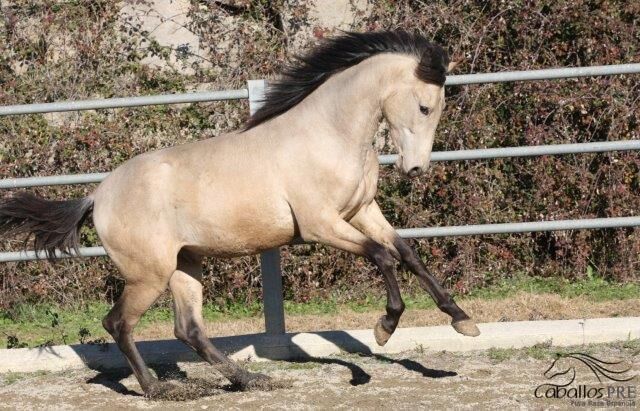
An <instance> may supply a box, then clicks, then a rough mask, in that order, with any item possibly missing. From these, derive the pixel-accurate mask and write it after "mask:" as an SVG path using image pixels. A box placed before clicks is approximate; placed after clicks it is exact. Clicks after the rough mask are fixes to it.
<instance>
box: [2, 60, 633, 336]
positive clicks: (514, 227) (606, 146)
mask: <svg viewBox="0 0 640 411" xmlns="http://www.w3.org/2000/svg"><path fill="white" fill-rule="evenodd" d="M637 73H640V63H632V64H618V65H609V66H592V67H568V68H558V69H546V70H526V71H511V72H500V73H481V74H465V75H457V76H448V77H447V81H446V84H447V85H450V86H451V85H463V84H483V83H501V82H511V81H530V80H552V79H564V78H573V77H586V76H607V75H620V74H637ZM265 84H266V83H265V81H264V80H250V81H249V82H248V84H247V88H246V89H240V90H225V91H213V92H202V93H183V94H168V95H158V96H141V97H124V98H112V99H104V100H84V101H67V102H56V103H44V104H26V105H14V106H5V107H0V116H6V115H17V114H37V113H47V112H60V111H72V110H95V109H107V108H119V107H137V106H145V105H158V104H177V103H196V102H205V101H216V100H230V99H243V98H248V99H249V108H250V111H251V113H253V112H254V111H255V110H256V109H257V108H258V107H259V106H260V104H261V102H262V100H263V97H264V90H265ZM638 149H640V140H627V141H609V142H596V143H577V144H556V145H543V146H529V147H505V148H490V149H477V150H459V151H441V152H434V153H433V154H432V160H433V161H455V160H479V159H490V158H505V157H527V156H538V155H557V154H578V153H596V152H608V151H615V150H617V151H624V150H638ZM396 159H397V156H396V155H383V156H380V157H379V161H380V163H381V164H393V163H394V162H395V161H396ZM107 175H108V173H89V174H77V175H60V176H46V177H28V178H11V179H4V180H0V189H2V188H24V187H34V186H48V185H63V184H86V183H97V182H100V181H102V180H103V179H104V178H105V177H106V176H107ZM636 226H640V216H632V217H612V218H595V219H579V220H559V221H537V222H521V223H503V224H481V225H465V226H451V227H430V228H404V229H398V233H399V234H400V236H402V237H405V238H423V237H440V236H458V235H478V234H499V233H523V232H534V231H551V230H576V229H594V228H615V227H636ZM79 251H80V252H79V254H78V255H75V253H72V255H65V254H63V253H60V252H57V253H56V257H58V258H67V257H97V256H104V255H106V253H105V251H104V248H103V247H84V248H81V249H80V250H79ZM43 257H44V256H42V255H36V253H35V252H33V251H27V252H4V253H0V262H10V261H27V260H36V259H41V258H43ZM261 269H262V275H263V294H264V305H265V327H266V330H267V333H271V334H279V333H283V332H284V308H283V300H282V278H281V273H280V254H279V252H278V250H277V249H273V250H269V251H267V252H265V253H263V254H262V255H261Z"/></svg>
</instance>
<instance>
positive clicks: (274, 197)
mask: <svg viewBox="0 0 640 411" xmlns="http://www.w3.org/2000/svg"><path fill="white" fill-rule="evenodd" d="M455 65H456V62H450V59H449V57H448V55H447V53H446V52H445V51H444V50H443V49H442V48H441V47H440V46H438V45H436V44H433V43H431V42H429V41H428V40H427V39H426V38H425V37H423V36H421V35H418V34H410V33H407V32H404V31H388V32H373V33H343V34H341V35H339V36H336V37H333V38H329V39H326V40H323V42H321V44H320V45H319V46H317V47H316V48H315V49H313V50H311V51H310V52H309V53H307V54H306V55H303V56H300V57H297V58H296V59H295V60H294V61H293V62H292V63H291V64H290V65H288V66H287V67H286V68H285V69H284V72H283V73H282V74H283V75H282V76H281V78H280V79H279V80H277V81H274V82H272V83H271V84H270V86H269V87H268V90H267V93H266V97H265V101H264V105H263V106H262V107H261V108H260V109H259V110H258V111H257V112H256V113H255V114H253V116H251V117H250V118H249V120H248V121H247V123H246V124H245V126H244V127H243V128H242V129H241V130H238V131H235V132H231V133H228V134H225V135H221V136H218V137H215V138H211V139H206V140H202V141H197V142H193V143H189V144H184V145H180V146H175V147H171V148H166V149H162V150H158V151H154V152H150V153H145V154H142V155H139V156H137V157H134V158H133V159H131V160H129V161H127V162H125V163H124V164H122V165H121V166H119V167H118V168H117V169H116V170H114V171H113V172H112V173H110V174H109V176H108V177H107V178H106V179H105V180H104V181H103V182H102V183H101V184H100V185H99V186H98V187H97V188H96V190H95V191H93V193H92V194H90V195H89V196H87V197H85V198H82V199H73V200H69V201H51V200H45V199H42V198H40V197H37V196H35V195H33V194H30V193H28V192H18V193H16V194H14V195H13V196H10V197H8V198H5V199H3V200H1V201H0V232H3V233H4V234H11V235H14V234H20V233H22V234H24V233H26V234H27V235H28V236H34V246H35V249H36V251H40V252H44V253H45V254H46V255H47V256H48V257H49V258H52V257H53V256H54V253H55V250H56V249H60V250H62V251H64V252H67V253H69V252H71V250H77V249H78V241H79V229H80V226H81V225H82V224H83V222H84V221H85V219H86V218H87V217H88V216H89V215H90V214H91V213H93V222H94V225H95V228H96V231H97V233H98V235H99V237H100V240H101V241H102V244H103V245H104V248H105V249H106V251H107V253H108V254H109V256H110V257H111V259H112V260H113V261H114V262H115V264H116V265H117V267H118V268H119V270H120V271H121V273H122V276H123V277H124V279H125V281H126V284H125V286H124V290H123V292H122V295H121V297H120V299H119V300H118V301H117V302H116V304H115V305H114V307H113V308H112V309H111V311H110V312H109V313H108V314H107V316H106V317H105V318H104V320H103V322H102V323H103V325H104V327H105V329H106V330H107V331H108V332H109V333H110V334H111V335H112V336H113V338H114V340H115V341H116V343H117V344H118V347H119V348H120V350H121V351H122V352H123V353H124V355H125V356H126V357H127V359H128V361H129V364H130V365H131V368H132V370H133V372H134V373H135V375H136V377H137V379H138V381H139V383H140V386H141V388H142V389H143V390H144V392H145V394H146V395H147V396H149V397H162V396H163V395H166V393H167V392H169V391H171V390H172V389H173V388H175V386H174V385H173V384H171V383H168V382H163V381H159V380H157V379H156V378H155V377H153V376H152V374H151V373H150V371H149V369H148V368H147V366H146V364H145V363H144V361H143V359H142V357H141V355H140V353H139V352H138V350H137V348H136V345H135V343H134V340H133V336H132V332H133V329H134V327H135V326H136V324H137V323H138V321H139V319H140V317H141V316H142V315H143V313H144V312H145V311H146V310H147V309H148V308H149V307H150V306H151V305H152V304H153V302H154V301H156V299H157V298H158V297H159V296H160V294H161V293H162V292H163V291H164V290H166V288H167V287H169V289H170V290H171V293H172V294H173V299H174V310H175V335H176V337H177V338H178V339H180V340H182V341H184V342H185V343H186V344H187V345H189V346H190V347H192V348H193V349H194V350H195V351H196V352H197V353H198V354H199V355H200V356H202V358H203V359H204V360H206V361H207V362H209V363H210V364H211V365H213V366H214V367H215V368H216V369H217V370H218V371H219V372H220V373H221V374H222V375H224V376H225V377H226V378H227V379H228V380H229V381H230V382H232V383H233V384H236V385H237V386H238V387H240V388H241V389H252V388H264V387H267V386H268V385H269V384H268V383H269V377H267V376H265V375H262V374H257V373H251V372H248V371H247V370H245V369H243V368H242V367H240V366H239V365H238V364H236V363H234V362H233V361H231V360H230V359H229V358H228V357H226V356H225V355H224V354H223V353H222V352H221V351H219V350H218V349H217V348H216V347H214V346H213V344H212V343H211V341H210V340H209V339H208V338H207V337H206V336H205V334H204V331H203V329H204V327H203V319H202V313H201V311H202V308H201V307H202V284H201V276H202V270H201V261H202V258H203V256H216V257H235V256H244V255H250V254H256V253H259V252H261V251H264V250H267V249H270V248H273V247H278V246H281V245H285V244H290V243H291V242H292V241H294V240H295V239H302V240H303V241H305V242H316V243H321V244H326V245H329V246H332V247H335V248H338V249H341V250H345V251H349V252H351V253H354V254H357V255H359V256H364V257H366V258H367V259H369V260H370V261H371V262H372V263H373V264H375V265H376V266H377V268H378V269H379V271H380V272H381V273H382V275H383V277H384V284H385V287H386V293H387V304H386V314H385V315H383V316H382V317H381V318H380V319H379V321H378V322H377V323H376V324H375V327H374V334H375V338H376V341H377V343H378V344H380V345H384V344H385V343H386V342H387V340H388V339H389V338H390V337H391V335H392V334H393V332H394V331H395V329H396V327H397V325H398V321H399V319H400V316H401V314H402V312H403V310H404V303H403V301H402V298H401V296H400V291H399V288H398V283H397V279H396V274H395V268H396V267H395V266H396V263H395V261H394V260H398V261H400V262H401V263H403V264H404V266H406V267H407V268H408V269H409V270H410V271H411V272H412V273H413V274H415V275H416V276H417V278H418V280H419V283H420V285H421V287H422V288H424V289H425V290H426V291H427V292H428V293H429V294H430V295H431V297H432V298H433V299H434V300H435V302H436V303H437V306H438V308H439V309H440V310H442V311H443V312H445V313H447V314H448V315H450V316H451V317H452V322H451V324H452V326H453V328H454V329H455V330H456V331H458V332H459V333H462V334H464V335H467V336H476V335H478V334H479V330H478V328H477V326H476V324H475V323H474V321H473V320H472V319H471V318H470V317H469V316H468V315H467V314H466V313H465V312H464V311H463V310H462V309H460V308H459V307H458V306H457V305H456V303H455V302H454V301H453V299H452V298H451V296H450V295H449V294H448V292H447V291H446V290H445V289H444V288H443V287H442V286H441V285H440V284H439V283H438V282H437V281H436V280H435V278H434V277H433V276H432V275H431V274H430V273H429V272H428V271H427V269H426V268H425V266H424V264H423V263H422V261H421V260H420V259H419V257H418V255H417V254H416V253H415V252H414V251H413V250H412V249H411V248H410V247H409V245H408V244H407V243H406V242H405V241H404V240H402V239H401V238H400V237H399V236H398V235H397V234H396V232H395V230H394V229H393V227H392V226H391V225H390V224H389V222H388V221H387V220H386V219H385V217H384V216H383V214H382V212H381V211H380V207H379V206H378V204H377V203H376V201H375V200H374V196H375V193H376V189H377V180H378V159H377V155H376V152H375V151H374V148H373V146H372V142H373V138H374V134H375V132H376V130H377V129H378V126H379V123H380V121H381V120H382V117H384V118H385V119H386V121H387V122H388V124H389V127H390V135H391V139H392V141H393V143H394V145H395V147H396V148H397V149H398V151H399V158H398V161H397V163H396V166H397V168H398V169H399V170H401V172H402V173H404V174H406V175H407V176H408V177H417V176H419V175H420V174H422V173H423V172H424V171H425V169H426V168H427V167H428V165H429V161H430V156H431V148H432V145H433V140H434V136H435V131H436V127H437V125H438V122H439V120H440V116H441V114H442V111H443V109H444V106H445V95H444V83H445V78H446V74H447V73H448V72H449V71H451V70H452V69H453V68H454V67H455Z"/></svg>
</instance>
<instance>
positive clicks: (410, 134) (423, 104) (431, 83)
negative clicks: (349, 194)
mask: <svg viewBox="0 0 640 411" xmlns="http://www.w3.org/2000/svg"><path fill="white" fill-rule="evenodd" d="M457 64H458V62H451V63H449V61H448V57H447V55H446V53H445V52H444V51H443V50H442V49H441V48H440V47H439V46H435V45H433V46H432V47H431V48H429V49H428V50H427V51H426V52H425V53H424V54H423V56H422V59H421V60H420V61H419V62H417V66H416V64H413V65H410V66H409V69H408V70H403V71H401V72H399V73H398V77H397V78H396V79H395V80H396V81H394V82H393V84H394V88H393V90H391V91H390V93H389V94H388V96H387V97H386V98H385V99H384V102H383V107H382V111H383V114H384V117H385V119H386V120H387V122H388V123H389V126H390V132H391V139H392V141H393V144H394V145H395V146H396V148H397V149H398V154H399V156H398V161H397V162H396V167H398V169H400V170H401V171H402V172H403V173H404V174H406V175H407V176H409V177H417V176H419V175H420V174H422V173H423V172H424V171H425V170H426V169H427V168H428V167H429V162H430V161H431V148H432V147H433V140H434V137H435V132H436V128H437V127H438V122H439V121H440V116H441V115H442V111H443V110H444V106H445V99H444V81H445V75H446V73H448V72H449V71H451V70H453V68H454V67H455V66H456V65H457Z"/></svg>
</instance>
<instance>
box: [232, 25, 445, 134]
mask: <svg viewBox="0 0 640 411" xmlns="http://www.w3.org/2000/svg"><path fill="white" fill-rule="evenodd" d="M379 53H400V54H409V55H413V56H416V57H417V58H418V59H419V60H420V64H418V67H417V69H416V76H417V77H418V78H419V79H421V80H423V81H425V82H429V83H435V84H437V85H439V86H442V85H444V82H445V75H446V69H447V65H448V64H449V56H448V55H447V53H446V52H445V51H444V50H443V49H442V47H440V46H439V45H437V44H433V43H430V42H429V41H428V40H427V39H426V38H424V37H423V36H421V35H419V34H410V33H407V32H405V31H383V32H372V33H344V34H343V35H340V36H338V37H333V38H330V39H327V40H324V41H323V42H322V43H321V44H320V45H319V46H318V47H317V48H315V49H313V50H312V51H311V52H310V53H308V54H306V55H303V56H295V57H294V63H293V64H292V65H290V66H288V67H285V69H284V71H283V73H282V78H281V79H280V80H276V81H273V82H269V87H268V88H267V92H266V96H265V100H264V105H263V106H262V107H261V108H260V109H259V110H258V111H256V112H255V113H254V114H253V115H252V116H251V117H250V118H249V120H248V121H247V123H246V124H245V130H248V129H250V128H253V127H255V126H257V125H258V124H261V123H263V122H265V121H267V120H269V119H272V118H274V117H277V116H279V115H280V114H282V113H284V112H285V111H287V110H289V109H290V108H292V107H293V106H295V105H296V104H298V103H300V102H301V101H302V100H304V98H305V97H307V96H308V95H309V94H311V93H312V92H313V91H314V90H315V89H316V88H318V87H319V86H320V85H321V84H322V83H324V82H325V81H326V80H327V79H328V78H329V77H331V76H332V75H334V74H336V73H338V72H340V71H342V70H344V69H346V68H349V67H351V66H354V65H356V64H358V63H360V62H361V61H363V60H365V59H366V58H369V57H371V56H374V55H376V54H379Z"/></svg>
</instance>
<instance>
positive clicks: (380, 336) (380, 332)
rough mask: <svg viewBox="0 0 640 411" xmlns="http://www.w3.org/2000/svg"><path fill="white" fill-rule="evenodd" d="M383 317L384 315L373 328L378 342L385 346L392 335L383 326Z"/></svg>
mask: <svg viewBox="0 0 640 411" xmlns="http://www.w3.org/2000/svg"><path fill="white" fill-rule="evenodd" d="M382 318H383V317H381V318H380V319H379V320H378V322H377V323H376V326H375V327H374V328H373V335H374V337H376V342H377V343H378V345H379V346H381V347H382V346H384V345H385V344H386V343H387V341H389V338H391V335H392V334H391V333H390V332H389V331H387V330H385V329H384V327H382Z"/></svg>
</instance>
